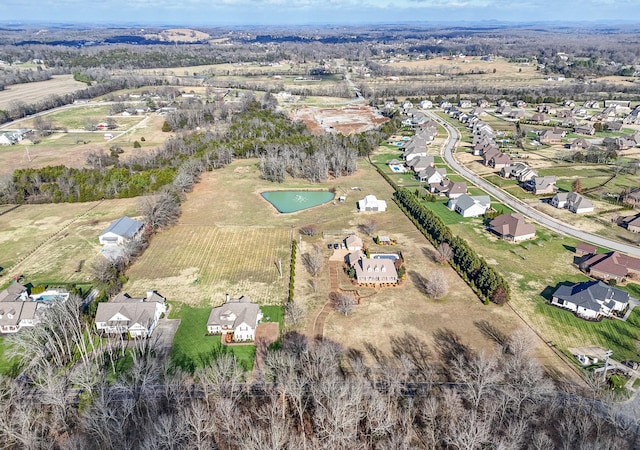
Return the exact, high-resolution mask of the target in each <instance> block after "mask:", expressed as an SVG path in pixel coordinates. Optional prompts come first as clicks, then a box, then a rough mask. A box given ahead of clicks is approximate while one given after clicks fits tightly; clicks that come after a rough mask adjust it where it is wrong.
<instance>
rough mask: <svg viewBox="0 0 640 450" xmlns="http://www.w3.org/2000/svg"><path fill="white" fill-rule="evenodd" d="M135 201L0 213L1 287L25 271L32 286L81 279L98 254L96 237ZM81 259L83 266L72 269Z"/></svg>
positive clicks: (32, 207)
mask: <svg viewBox="0 0 640 450" xmlns="http://www.w3.org/2000/svg"><path fill="white" fill-rule="evenodd" d="M136 202H137V201H136V199H119V200H104V201H102V202H91V203H67V204H64V205H57V204H48V205H21V206H19V207H18V208H17V209H14V210H12V211H10V212H8V213H6V214H2V215H0V255H2V257H1V258H2V259H1V260H0V266H2V267H4V268H5V270H3V271H2V273H1V274H0V285H5V284H8V283H9V280H10V278H11V277H13V276H14V275H24V277H25V279H26V281H27V282H31V283H33V284H34V285H35V284H39V283H46V282H84V281H86V280H87V277H88V272H87V270H88V267H89V266H90V264H91V261H92V260H93V259H94V258H96V257H98V255H99V254H100V245H99V243H98V235H99V234H100V232H101V231H102V230H103V229H105V228H106V227H107V226H108V225H109V223H111V221H113V220H115V219H117V218H119V217H121V216H123V215H129V216H136V215H137V213H136V204H137V203H136ZM81 261H83V263H82V270H81V271H79V272H76V269H77V268H78V266H79V265H80V262H81Z"/></svg>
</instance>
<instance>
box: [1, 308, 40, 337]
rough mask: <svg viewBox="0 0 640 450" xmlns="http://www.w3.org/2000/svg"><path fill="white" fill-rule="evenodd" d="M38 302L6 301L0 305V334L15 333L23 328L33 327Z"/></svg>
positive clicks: (36, 319) (36, 318)
mask: <svg viewBox="0 0 640 450" xmlns="http://www.w3.org/2000/svg"><path fill="white" fill-rule="evenodd" d="M37 308H38V302H25V301H17V302H15V301H6V302H1V303H0V333H3V334H4V333H16V332H18V331H20V329H21V328H23V327H28V326H34V325H36V323H38V321H39V318H38V316H37V315H36V310H37Z"/></svg>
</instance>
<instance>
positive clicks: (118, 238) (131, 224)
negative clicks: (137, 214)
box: [99, 216, 144, 245]
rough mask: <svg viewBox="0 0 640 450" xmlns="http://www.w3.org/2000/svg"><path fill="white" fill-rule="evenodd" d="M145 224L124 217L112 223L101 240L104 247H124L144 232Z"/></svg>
mask: <svg viewBox="0 0 640 450" xmlns="http://www.w3.org/2000/svg"><path fill="white" fill-rule="evenodd" d="M143 227H144V223H142V222H140V221H138V220H135V219H131V218H130V217H127V216H124V217H121V218H119V219H117V220H114V221H113V222H111V225H109V226H108V227H107V228H106V229H105V230H104V231H103V232H102V233H100V236H99V240H100V243H101V244H102V245H122V244H124V243H126V242H127V241H130V240H131V239H134V238H135V237H137V236H138V235H139V233H141V232H142V229H143Z"/></svg>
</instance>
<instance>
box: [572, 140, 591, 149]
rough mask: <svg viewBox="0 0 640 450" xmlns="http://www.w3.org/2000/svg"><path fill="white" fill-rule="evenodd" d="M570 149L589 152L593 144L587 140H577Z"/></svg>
mask: <svg viewBox="0 0 640 450" xmlns="http://www.w3.org/2000/svg"><path fill="white" fill-rule="evenodd" d="M568 147H569V150H587V149H588V148H589V147H591V144H590V143H589V141H587V140H586V139H585V138H575V139H574V140H573V141H571V143H570V144H569V145H568Z"/></svg>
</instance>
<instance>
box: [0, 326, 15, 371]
mask: <svg viewBox="0 0 640 450" xmlns="http://www.w3.org/2000/svg"><path fill="white" fill-rule="evenodd" d="M8 349H9V346H8V345H7V338H6V337H4V336H0V374H2V375H13V374H14V373H13V372H14V371H15V364H14V363H13V362H12V360H10V359H9V358H8V357H7V354H6V353H7V350H8Z"/></svg>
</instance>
